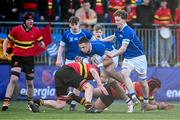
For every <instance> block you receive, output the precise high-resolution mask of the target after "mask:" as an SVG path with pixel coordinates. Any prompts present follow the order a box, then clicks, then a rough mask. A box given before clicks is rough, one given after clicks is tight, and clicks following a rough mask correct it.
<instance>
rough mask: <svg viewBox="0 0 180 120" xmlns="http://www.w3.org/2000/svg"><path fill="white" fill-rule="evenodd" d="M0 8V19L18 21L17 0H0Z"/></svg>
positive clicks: (18, 4) (18, 7)
mask: <svg viewBox="0 0 180 120" xmlns="http://www.w3.org/2000/svg"><path fill="white" fill-rule="evenodd" d="M0 9H1V10H0V20H6V21H18V16H19V9H20V1H19V0H1V1H0Z"/></svg>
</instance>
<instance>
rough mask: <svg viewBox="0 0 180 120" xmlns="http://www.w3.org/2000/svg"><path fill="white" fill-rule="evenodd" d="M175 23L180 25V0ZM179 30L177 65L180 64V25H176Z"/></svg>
mask: <svg viewBox="0 0 180 120" xmlns="http://www.w3.org/2000/svg"><path fill="white" fill-rule="evenodd" d="M174 21H175V24H178V25H180V2H179V4H178V7H177V8H176V12H175V17H174ZM176 30H177V37H176V39H177V64H176V65H175V67H178V66H180V26H177V27H176Z"/></svg>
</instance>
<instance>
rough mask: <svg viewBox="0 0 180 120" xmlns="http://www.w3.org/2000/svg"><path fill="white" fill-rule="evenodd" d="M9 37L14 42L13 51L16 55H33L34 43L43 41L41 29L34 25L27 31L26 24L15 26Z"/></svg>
mask: <svg viewBox="0 0 180 120" xmlns="http://www.w3.org/2000/svg"><path fill="white" fill-rule="evenodd" d="M8 39H9V40H10V41H13V42H14V49H13V53H14V55H16V56H33V55H34V52H35V50H34V43H35V42H40V41H42V39H43V37H42V34H41V31H40V30H39V29H38V28H37V27H34V26H33V27H32V28H31V30H29V31H26V29H25V26H23V25H18V26H16V27H13V28H12V30H11V32H10V33H9V35H8Z"/></svg>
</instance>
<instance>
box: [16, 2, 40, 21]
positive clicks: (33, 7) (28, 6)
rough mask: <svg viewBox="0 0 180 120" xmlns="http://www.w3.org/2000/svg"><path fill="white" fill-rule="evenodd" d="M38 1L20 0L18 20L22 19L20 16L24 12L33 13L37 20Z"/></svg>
mask: <svg viewBox="0 0 180 120" xmlns="http://www.w3.org/2000/svg"><path fill="white" fill-rule="evenodd" d="M38 2H39V0H20V5H21V7H20V14H19V20H22V21H23V19H22V17H21V16H23V14H24V13H26V12H31V13H32V14H33V15H34V19H35V20H39V14H38V12H39V11H38Z"/></svg>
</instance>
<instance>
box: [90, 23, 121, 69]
mask: <svg viewBox="0 0 180 120" xmlns="http://www.w3.org/2000/svg"><path fill="white" fill-rule="evenodd" d="M112 36H113V35H111V36H108V37H105V38H103V27H102V26H101V25H100V24H96V25H94V27H93V37H92V38H91V40H92V41H96V40H100V41H103V43H104V45H105V47H106V50H107V51H111V52H113V51H117V50H116V49H115V47H114V43H113V42H112V41H106V40H108V39H109V38H112ZM118 61H119V56H116V57H114V58H113V62H114V64H115V67H117V66H118Z"/></svg>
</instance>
